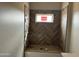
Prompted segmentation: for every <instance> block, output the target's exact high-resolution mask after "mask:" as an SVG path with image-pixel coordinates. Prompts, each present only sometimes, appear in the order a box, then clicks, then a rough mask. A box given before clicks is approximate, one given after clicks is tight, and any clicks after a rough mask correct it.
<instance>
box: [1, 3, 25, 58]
mask: <svg viewBox="0 0 79 59" xmlns="http://www.w3.org/2000/svg"><path fill="white" fill-rule="evenodd" d="M23 9H24V4H23V3H0V57H1V56H3V57H19V56H23V48H24V10H23Z"/></svg>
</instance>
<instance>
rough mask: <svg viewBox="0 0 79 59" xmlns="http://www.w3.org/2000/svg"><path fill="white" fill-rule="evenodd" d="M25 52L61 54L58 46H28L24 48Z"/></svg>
mask: <svg viewBox="0 0 79 59" xmlns="http://www.w3.org/2000/svg"><path fill="white" fill-rule="evenodd" d="M25 51H26V52H44V53H45V52H47V53H60V52H62V50H61V48H60V47H58V46H51V45H30V46H29V47H27V48H25Z"/></svg>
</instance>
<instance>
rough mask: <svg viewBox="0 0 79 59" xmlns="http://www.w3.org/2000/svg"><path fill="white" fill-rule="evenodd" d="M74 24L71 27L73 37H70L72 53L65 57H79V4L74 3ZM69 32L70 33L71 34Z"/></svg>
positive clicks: (64, 54) (66, 54) (65, 54)
mask: <svg viewBox="0 0 79 59" xmlns="http://www.w3.org/2000/svg"><path fill="white" fill-rule="evenodd" d="M71 16H72V21H71V22H72V23H71V24H70V25H71V30H70V31H71V35H70V38H69V37H68V38H69V40H70V49H69V50H70V52H69V53H62V55H63V56H64V57H79V51H78V50H79V35H78V33H79V3H77V2H74V3H72V15H70V17H71ZM70 31H69V33H70Z"/></svg>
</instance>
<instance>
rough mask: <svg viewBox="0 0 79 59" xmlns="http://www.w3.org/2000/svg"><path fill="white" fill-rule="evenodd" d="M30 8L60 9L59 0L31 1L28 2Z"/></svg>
mask: <svg viewBox="0 0 79 59" xmlns="http://www.w3.org/2000/svg"><path fill="white" fill-rule="evenodd" d="M30 9H39V10H40V9H42V10H60V9H61V2H59V3H58V2H36V3H35V2H32V3H30Z"/></svg>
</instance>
